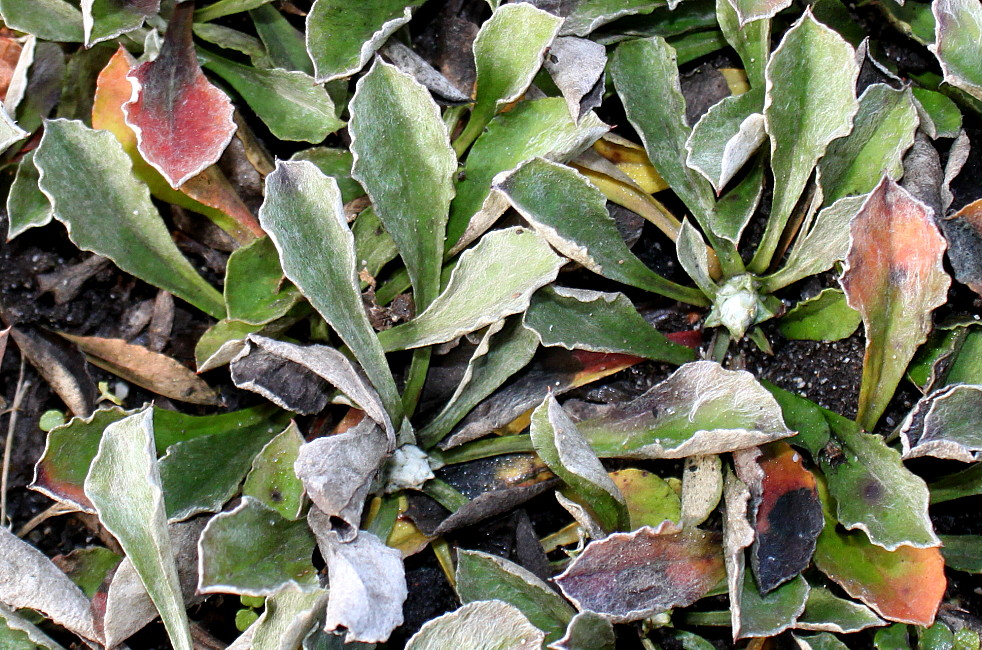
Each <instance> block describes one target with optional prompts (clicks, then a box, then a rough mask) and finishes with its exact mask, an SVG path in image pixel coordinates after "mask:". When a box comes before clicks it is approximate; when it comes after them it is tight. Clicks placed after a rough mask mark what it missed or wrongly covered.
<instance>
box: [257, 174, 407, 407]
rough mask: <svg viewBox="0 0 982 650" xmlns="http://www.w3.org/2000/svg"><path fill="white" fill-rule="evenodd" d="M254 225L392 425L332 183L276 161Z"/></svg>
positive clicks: (384, 376)
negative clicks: (347, 352) (358, 368)
mask: <svg viewBox="0 0 982 650" xmlns="http://www.w3.org/2000/svg"><path fill="white" fill-rule="evenodd" d="M259 221H260V223H261V224H262V226H263V229H264V230H265V231H266V232H268V233H269V236H270V239H272V240H273V243H274V244H275V245H276V250H277V251H279V255H280V264H281V265H282V267H283V271H284V273H285V274H286V277H287V278H289V279H290V280H291V281H292V282H293V283H294V284H295V285H297V287H298V288H299V289H300V291H301V293H303V295H304V297H306V298H307V300H309V301H310V304H311V305H313V306H314V309H316V310H317V311H318V313H320V315H321V316H322V317H323V318H324V320H326V321H327V322H328V323H329V324H330V325H331V327H333V328H334V329H335V330H336V331H337V333H338V335H339V336H340V337H341V340H342V341H344V343H345V344H346V345H347V346H348V347H349V348H351V351H352V352H353V353H354V355H355V358H357V359H358V361H359V362H360V363H361V365H362V367H363V368H364V369H365V372H366V374H368V377H369V379H370V380H371V382H372V383H373V384H374V385H375V389H376V390H378V392H379V395H381V397H382V401H383V403H384V404H385V407H386V410H388V412H389V416H390V417H391V418H392V421H393V422H401V421H402V416H401V414H402V403H401V400H400V398H399V393H398V391H397V390H396V386H395V381H394V380H393V379H392V373H391V372H390V371H389V365H388V362H387V361H386V360H385V354H384V353H383V351H382V346H381V345H380V343H379V340H378V339H377V338H376V336H375V330H374V329H372V326H371V324H370V323H369V322H368V316H366V315H365V308H364V305H363V303H362V300H361V291H360V290H359V286H358V277H357V275H356V273H357V272H356V266H355V259H356V258H355V247H354V237H353V236H352V234H351V231H350V230H349V229H348V224H347V221H346V220H345V218H344V206H343V205H342V204H341V192H340V191H339V190H338V184H337V181H335V180H334V179H333V178H330V177H328V176H325V175H324V174H323V173H321V172H320V170H318V169H317V167H315V166H314V164H313V163H310V162H306V161H296V162H283V161H278V162H277V163H276V170H275V171H274V172H273V173H272V174H270V175H269V176H267V177H266V199H265V200H264V201H263V205H262V207H261V208H260V209H259ZM389 331H394V330H389Z"/></svg>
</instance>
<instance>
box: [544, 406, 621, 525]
mask: <svg viewBox="0 0 982 650" xmlns="http://www.w3.org/2000/svg"><path fill="white" fill-rule="evenodd" d="M531 433H532V444H533V445H534V446H535V451H536V452H537V453H538V454H539V457H540V458H541V459H542V460H543V461H545V463H546V465H548V466H549V469H551V470H552V471H553V472H554V473H555V474H556V476H558V477H559V478H561V479H562V480H563V483H565V484H566V487H567V488H568V491H567V492H565V493H564V496H566V497H567V498H569V499H571V500H573V501H575V502H577V503H578V504H580V505H581V506H582V507H584V508H585V509H586V510H587V512H588V513H589V515H590V516H591V518H592V519H593V520H594V521H596V522H597V523H598V524H599V525H600V527H601V528H602V529H603V530H605V531H606V532H613V531H616V530H622V529H624V528H626V527H627V526H628V524H629V523H630V520H629V515H628V510H627V505H626V503H625V501H624V497H623V496H622V495H621V493H620V491H618V489H617V486H616V485H614V482H613V481H612V480H611V479H610V477H609V476H607V470H606V469H604V466H603V464H602V463H601V462H600V459H598V458H597V456H596V455H595V454H594V452H593V450H592V449H591V448H590V445H589V443H587V441H586V440H585V439H584V438H583V436H582V435H581V434H580V432H579V431H577V430H576V425H575V424H573V421H572V420H571V419H570V418H569V415H567V414H566V412H565V411H564V410H563V407H561V406H560V405H559V402H557V401H556V398H555V397H553V396H552V395H549V396H547V397H546V399H545V400H544V401H543V402H542V404H541V405H539V407H538V408H536V409H535V411H534V412H533V413H532V425H531Z"/></svg>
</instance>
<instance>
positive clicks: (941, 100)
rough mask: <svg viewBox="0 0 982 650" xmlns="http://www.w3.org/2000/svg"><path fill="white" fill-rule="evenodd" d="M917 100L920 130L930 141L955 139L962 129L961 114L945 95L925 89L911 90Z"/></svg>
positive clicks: (952, 101)
mask: <svg viewBox="0 0 982 650" xmlns="http://www.w3.org/2000/svg"><path fill="white" fill-rule="evenodd" d="M911 92H912V93H913V94H914V99H916V100H917V114H918V115H919V116H920V118H921V129H923V130H924V132H925V133H927V134H928V135H929V136H931V138H932V139H936V138H957V137H958V133H959V131H961V129H962V112H961V110H960V109H959V108H958V105H957V104H955V102H954V100H952V99H951V98H950V97H948V96H947V95H943V94H941V93H940V92H937V91H934V90H928V89H927V88H911Z"/></svg>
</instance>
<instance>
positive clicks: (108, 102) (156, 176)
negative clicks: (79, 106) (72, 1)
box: [92, 46, 263, 243]
mask: <svg viewBox="0 0 982 650" xmlns="http://www.w3.org/2000/svg"><path fill="white" fill-rule="evenodd" d="M135 64H136V59H134V58H133V57H132V56H131V55H130V53H129V52H127V51H126V50H125V49H123V47H122V46H121V47H120V48H119V49H118V50H117V51H116V53H115V54H114V55H113V56H112V58H111V59H109V63H107V64H106V67H105V68H103V69H102V72H100V73H99V77H98V79H97V81H96V90H95V99H94V100H93V104H92V128H95V129H104V130H106V131H109V132H110V133H112V134H113V135H114V136H115V137H116V139H117V140H119V143H120V144H122V145H123V150H124V151H126V154H127V155H128V156H129V157H130V159H131V160H132V161H133V173H134V174H135V175H136V177H137V178H139V179H140V180H142V181H143V182H144V183H146V184H147V187H149V188H150V193H151V194H153V196H154V197H156V198H158V199H160V200H162V201H165V202H167V203H173V204H175V205H179V206H181V207H182V208H187V209H188V210H193V211H195V212H198V213H200V214H203V215H205V216H207V217H208V218H210V219H211V220H212V221H214V222H215V223H217V224H218V225H219V226H221V227H222V228H223V229H224V230H226V231H227V232H228V233H229V234H230V235H232V237H234V238H235V239H236V241H238V242H240V243H246V242H248V241H251V240H252V239H253V238H254V237H257V236H259V237H261V236H262V235H263V230H262V228H260V226H259V221H258V220H257V219H256V216H255V215H254V214H252V211H251V210H249V208H248V207H246V205H245V203H243V201H242V199H241V198H240V197H239V195H238V193H236V191H235V189H234V188H233V187H232V186H231V184H230V183H229V182H228V179H227V178H225V176H224V174H222V172H221V170H220V169H218V168H217V167H214V166H212V167H209V168H207V169H205V170H204V171H202V172H201V173H200V174H198V175H197V176H195V177H194V178H191V179H189V180H188V181H187V182H186V183H184V185H182V186H181V187H180V188H179V189H177V190H175V189H173V188H172V187H171V186H170V185H168V182H167V180H166V179H164V177H163V176H161V175H160V172H158V171H157V170H156V169H155V168H154V167H153V166H152V165H150V164H149V163H148V162H147V161H146V160H144V159H143V156H142V155H140V151H139V149H138V147H137V140H136V133H134V132H133V129H131V128H130V127H129V126H128V125H127V124H126V117H125V115H124V114H123V104H125V103H127V102H128V101H129V100H130V97H131V96H132V94H133V87H132V86H131V85H130V82H129V80H128V79H127V78H126V75H127V74H128V73H129V71H130V69H131V68H132V67H133V66H134V65H135Z"/></svg>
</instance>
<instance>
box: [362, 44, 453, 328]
mask: <svg viewBox="0 0 982 650" xmlns="http://www.w3.org/2000/svg"><path fill="white" fill-rule="evenodd" d="M349 110H350V112H351V123H350V124H349V125H348V132H349V133H350V134H351V152H352V153H353V154H354V164H353V165H352V168H351V177H352V178H354V179H355V180H357V181H358V182H359V183H361V185H362V187H364V188H365V191H366V192H367V193H368V196H369V198H370V199H371V201H372V207H373V208H374V209H375V213H376V214H377V215H378V217H379V219H381V221H382V225H383V226H385V230H386V231H387V232H388V233H389V234H390V235H391V236H392V239H393V240H394V241H395V242H396V246H397V247H398V249H399V255H400V256H401V257H402V260H403V262H404V263H405V265H406V270H407V271H408V272H409V277H410V279H411V280H412V284H413V300H414V301H415V304H416V308H417V310H419V311H422V310H424V309H426V307H428V306H429V305H430V303H432V302H433V299H434V298H436V296H437V294H439V293H440V270H441V268H442V266H443V264H442V262H443V248H444V245H445V241H444V240H445V239H446V237H445V233H446V226H447V217H448V214H449V211H450V201H451V199H453V197H454V176H455V175H456V173H457V156H456V155H455V154H454V152H453V149H452V148H451V147H450V134H449V133H448V132H447V126H446V125H445V124H444V123H443V120H442V119H441V117H440V109H439V107H437V105H436V102H434V101H433V98H432V97H431V96H430V93H429V91H427V90H426V88H425V87H423V85H422V84H420V83H419V82H417V81H416V80H415V79H413V78H412V77H411V76H410V75H408V74H405V73H403V72H400V71H399V70H398V69H397V68H396V67H395V66H392V65H389V64H387V63H384V62H382V61H381V60H376V62H375V64H374V65H373V66H372V68H371V70H369V71H368V74H366V75H365V76H363V77H362V78H361V79H359V80H358V84H357V87H356V90H355V95H354V97H353V98H352V99H351V103H350V105H349ZM424 188H425V189H424Z"/></svg>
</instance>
